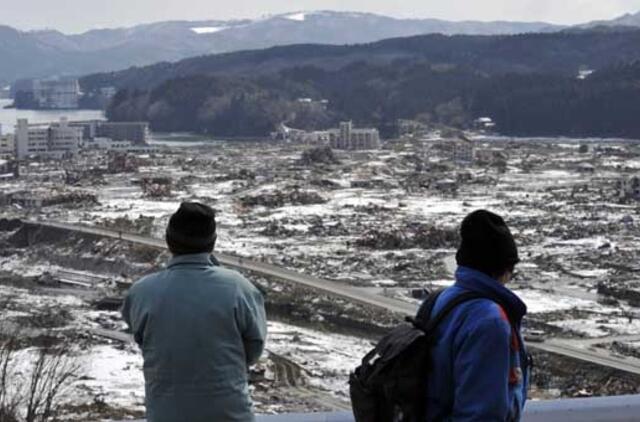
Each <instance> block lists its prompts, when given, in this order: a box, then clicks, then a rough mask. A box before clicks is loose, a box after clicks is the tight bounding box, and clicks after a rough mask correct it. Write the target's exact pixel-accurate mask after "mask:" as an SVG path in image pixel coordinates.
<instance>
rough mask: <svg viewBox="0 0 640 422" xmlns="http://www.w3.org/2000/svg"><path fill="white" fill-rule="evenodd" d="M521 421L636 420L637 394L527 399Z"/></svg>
mask: <svg viewBox="0 0 640 422" xmlns="http://www.w3.org/2000/svg"><path fill="white" fill-rule="evenodd" d="M522 421H523V422H637V421H640V395H637V396H613V397H598V398H581V399H565V400H543V401H529V402H528V403H527V406H526V409H525V413H524V415H523V417H522ZM257 422H354V419H353V415H351V413H349V412H333V413H299V414H285V415H273V416H258V417H257Z"/></svg>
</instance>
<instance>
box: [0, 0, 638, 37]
mask: <svg viewBox="0 0 640 422" xmlns="http://www.w3.org/2000/svg"><path fill="white" fill-rule="evenodd" d="M300 10H304V11H308V10H348V11H362V12H372V13H380V14H385V15H390V16H396V17H416V18H418V17H423V18H426V17H433V18H442V19H449V20H466V19H473V20H485V21H486V20H519V21H537V20H540V21H547V22H554V23H580V22H586V21H590V20H596V19H610V18H613V17H616V16H618V15H621V14H624V13H627V12H631V13H635V12H637V11H640V0H233V1H229V0H0V24H6V25H10V26H13V27H16V28H19V29H41V28H53V29H59V30H61V31H63V32H81V31H84V30H87V29H90V28H100V27H117V26H131V25H135V24H138V23H145V22H154V21H161V20H169V19H190V20H193V19H228V18H256V17H260V16H264V15H267V14H276V13H284V12H292V11H300Z"/></svg>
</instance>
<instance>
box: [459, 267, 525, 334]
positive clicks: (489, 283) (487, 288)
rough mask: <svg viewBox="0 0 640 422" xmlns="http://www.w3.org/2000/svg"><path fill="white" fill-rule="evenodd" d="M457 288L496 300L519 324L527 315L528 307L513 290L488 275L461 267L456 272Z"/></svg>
mask: <svg viewBox="0 0 640 422" xmlns="http://www.w3.org/2000/svg"><path fill="white" fill-rule="evenodd" d="M455 285H456V286H458V287H460V288H462V289H464V290H471V291H474V292H478V293H481V294H485V295H487V296H488V297H489V298H495V300H496V301H498V302H500V304H501V305H502V306H504V307H506V308H507V309H505V311H506V312H507V313H508V314H509V315H510V316H511V317H512V318H513V320H514V321H515V322H517V323H519V322H520V321H521V320H522V317H523V316H524V315H525V314H526V313H527V305H525V303H524V302H523V301H522V300H521V299H520V298H519V297H518V296H517V295H516V294H515V293H513V292H512V291H511V290H509V289H508V288H506V287H505V286H504V285H502V284H501V283H500V282H498V281H497V280H495V279H493V278H491V277H489V276H488V275H486V274H484V273H482V272H480V271H477V270H474V269H472V268H469V267H463V266H459V267H458V269H457V270H456V283H455Z"/></svg>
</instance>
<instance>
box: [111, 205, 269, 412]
mask: <svg viewBox="0 0 640 422" xmlns="http://www.w3.org/2000/svg"><path fill="white" fill-rule="evenodd" d="M166 241H167V245H168V246H169V250H170V251H171V253H172V254H173V257H172V258H171V260H170V261H169V264H168V265H167V267H166V269H165V270H163V271H160V272H158V273H156V274H152V275H149V276H147V277H144V278H143V279H141V280H140V281H138V282H137V283H135V284H134V285H133V286H132V287H131V289H130V290H129V293H128V295H127V297H126V299H125V301H124V305H123V308H122V316H123V318H124V320H125V321H126V322H127V324H128V325H129V327H130V328H131V331H132V333H133V336H134V338H135V341H136V342H137V343H138V344H139V345H140V348H141V349H142V354H143V358H144V378H145V393H146V408H147V414H146V418H147V421H148V422H212V421H216V422H232V421H238V422H240V421H242V422H247V421H253V420H254V415H253V411H252V404H251V399H250V397H249V390H248V367H249V366H250V365H252V364H254V363H255V362H256V361H257V360H258V358H259V357H260V355H261V353H262V351H263V347H264V342H265V337H266V332H267V327H266V317H265V309H264V303H263V297H262V295H261V293H260V291H259V290H258V289H257V288H256V287H255V286H253V285H252V284H251V283H250V282H249V281H247V280H246V279H245V278H244V277H243V276H241V275H240V274H239V273H237V272H235V271H231V270H229V269H226V268H223V267H221V266H220V265H219V264H218V262H217V261H216V260H215V258H214V257H213V256H211V252H212V250H213V246H214V244H215V241H216V223H215V214H214V211H213V210H212V209H211V208H210V207H208V206H206V205H203V204H199V203H189V202H186V203H182V204H181V205H180V208H179V209H178V211H177V212H176V213H175V214H173V215H172V216H171V219H170V220H169V225H168V228H167V232H166Z"/></svg>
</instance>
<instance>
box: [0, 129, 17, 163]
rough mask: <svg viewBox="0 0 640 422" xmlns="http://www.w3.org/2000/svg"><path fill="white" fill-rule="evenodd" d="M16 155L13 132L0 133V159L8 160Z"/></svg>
mask: <svg viewBox="0 0 640 422" xmlns="http://www.w3.org/2000/svg"><path fill="white" fill-rule="evenodd" d="M15 155H16V143H15V141H14V137H13V134H11V133H9V134H6V135H2V134H1V133H0V159H5V160H10V159H12V158H14V157H15Z"/></svg>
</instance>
